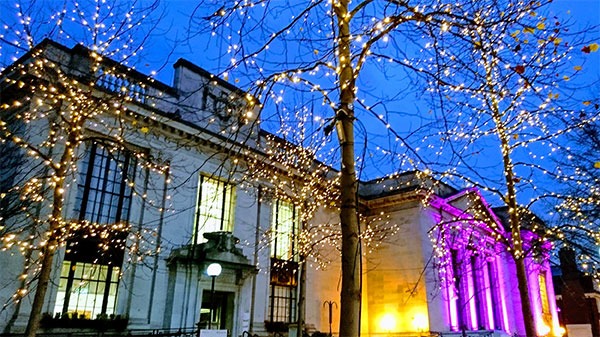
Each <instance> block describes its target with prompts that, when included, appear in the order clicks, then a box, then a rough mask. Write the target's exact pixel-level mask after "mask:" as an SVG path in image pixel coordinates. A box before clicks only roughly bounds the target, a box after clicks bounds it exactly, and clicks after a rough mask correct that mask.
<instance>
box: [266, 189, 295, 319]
mask: <svg viewBox="0 0 600 337" xmlns="http://www.w3.org/2000/svg"><path fill="white" fill-rule="evenodd" d="M271 219H272V221H271V232H272V235H271V282H270V283H271V285H270V295H269V320H270V321H271V322H283V323H291V322H294V321H295V320H296V286H297V285H298V282H297V281H298V280H297V276H298V262H297V261H298V254H297V252H298V239H297V236H298V229H299V224H300V218H299V210H298V208H297V207H295V206H294V205H293V204H292V203H289V202H286V201H283V200H275V202H274V204H273V214H272V217H271Z"/></svg>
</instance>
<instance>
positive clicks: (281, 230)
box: [271, 200, 299, 261]
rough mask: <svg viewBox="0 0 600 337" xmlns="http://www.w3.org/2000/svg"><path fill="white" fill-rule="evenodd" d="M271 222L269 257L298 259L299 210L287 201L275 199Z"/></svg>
mask: <svg viewBox="0 0 600 337" xmlns="http://www.w3.org/2000/svg"><path fill="white" fill-rule="evenodd" d="M271 218H272V223H271V232H272V233H273V234H272V236H271V257H273V258H276V259H280V260H294V261H297V260H298V256H297V254H296V252H297V250H298V247H297V246H298V240H297V235H298V223H299V212H298V209H297V207H294V205H292V204H291V203H289V202H286V201H283V200H276V201H275V207H273V216H272V217H271Z"/></svg>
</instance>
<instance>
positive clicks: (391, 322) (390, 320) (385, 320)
mask: <svg viewBox="0 0 600 337" xmlns="http://www.w3.org/2000/svg"><path fill="white" fill-rule="evenodd" d="M379 326H380V327H381V329H382V330H384V331H392V330H395V329H396V317H394V315H392V314H385V315H383V317H381V321H380V322H379Z"/></svg>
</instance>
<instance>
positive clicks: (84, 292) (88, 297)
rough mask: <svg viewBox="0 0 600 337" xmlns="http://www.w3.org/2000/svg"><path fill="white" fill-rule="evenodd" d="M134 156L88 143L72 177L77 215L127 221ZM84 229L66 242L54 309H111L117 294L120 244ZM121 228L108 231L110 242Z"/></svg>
mask: <svg viewBox="0 0 600 337" xmlns="http://www.w3.org/2000/svg"><path fill="white" fill-rule="evenodd" d="M135 166H136V165H135V160H134V159H133V158H132V157H131V156H130V155H129V153H127V152H121V151H118V150H114V149H109V148H107V147H104V146H102V145H100V144H97V143H92V144H90V147H89V151H88V152H87V154H86V157H85V159H84V161H83V165H82V170H81V177H80V179H79V181H78V191H77V199H76V207H75V213H76V214H77V215H78V218H79V220H80V221H88V222H92V223H95V224H98V225H111V224H114V223H119V222H124V221H127V220H128V218H129V209H130V206H131V189H130V187H129V186H130V185H129V184H128V182H130V180H128V179H133V177H134V176H135ZM89 234H90V231H89V229H85V228H84V229H82V230H81V231H80V232H79V233H75V235H74V238H73V239H71V240H69V241H68V242H67V250H66V252H65V260H64V262H63V265H62V269H61V276H60V283H59V289H58V294H57V298H56V304H55V307H54V312H55V313H62V314H77V315H78V316H84V317H86V318H96V317H97V316H98V315H101V314H106V315H110V314H113V313H114V311H115V304H116V299H117V287H118V281H119V272H120V268H121V265H122V263H123V247H122V246H121V245H118V244H114V245H108V246H107V245H104V246H103V247H101V245H100V243H101V241H100V239H98V236H94V235H89ZM126 238H127V233H125V232H110V234H109V237H108V238H105V239H106V240H107V241H110V242H124V241H125V240H126Z"/></svg>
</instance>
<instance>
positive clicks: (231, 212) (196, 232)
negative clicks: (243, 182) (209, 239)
mask: <svg viewBox="0 0 600 337" xmlns="http://www.w3.org/2000/svg"><path fill="white" fill-rule="evenodd" d="M205 181H215V182H217V191H220V192H221V193H222V196H221V198H222V199H223V200H222V201H221V215H220V218H219V230H216V231H206V230H200V226H199V224H200V222H201V221H200V220H201V217H203V216H205V217H206V219H205V220H204V225H203V226H202V227H204V226H205V225H206V223H207V221H206V220H207V219H210V218H211V217H210V216H207V215H204V214H201V212H200V209H201V207H202V200H203V195H202V193H203V190H204V188H205V187H204V184H205ZM221 184H223V185H222V186H221ZM235 192H236V191H235V185H234V184H232V183H230V182H229V181H228V180H225V179H222V178H220V177H216V176H210V175H207V174H203V173H201V174H199V176H198V193H197V196H196V207H195V210H194V228H193V231H192V244H194V245H197V244H201V243H203V242H206V240H205V239H204V236H203V234H204V233H214V232H230V233H233V229H234V220H235V202H236V193H235ZM228 194H229V205H228V206H227V198H228V196H227V195H228ZM226 220H227V221H226ZM226 222H227V223H226ZM200 234H202V236H200Z"/></svg>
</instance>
